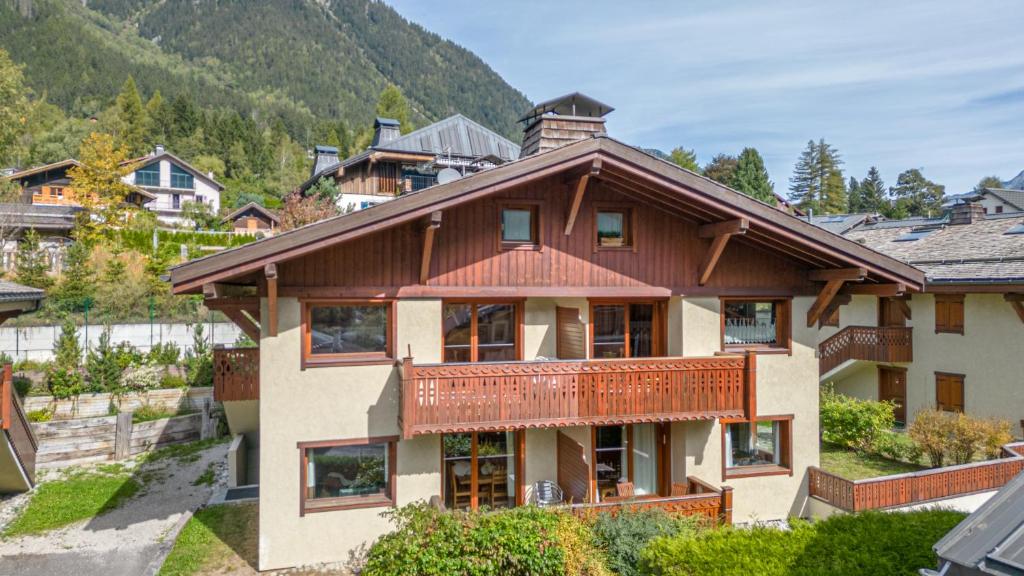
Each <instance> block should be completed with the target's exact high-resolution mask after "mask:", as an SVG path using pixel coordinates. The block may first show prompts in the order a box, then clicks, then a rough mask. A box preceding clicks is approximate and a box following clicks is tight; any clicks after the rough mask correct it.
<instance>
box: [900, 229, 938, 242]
mask: <svg viewBox="0 0 1024 576" xmlns="http://www.w3.org/2000/svg"><path fill="white" fill-rule="evenodd" d="M936 230H938V228H913V229H911V230H910V232H907V233H906V234H904V235H902V236H900V237H899V238H896V239H895V240H893V242H915V241H917V240H920V239H921V238H924V237H925V236H928V235H929V234H931V233H932V232H935V231H936Z"/></svg>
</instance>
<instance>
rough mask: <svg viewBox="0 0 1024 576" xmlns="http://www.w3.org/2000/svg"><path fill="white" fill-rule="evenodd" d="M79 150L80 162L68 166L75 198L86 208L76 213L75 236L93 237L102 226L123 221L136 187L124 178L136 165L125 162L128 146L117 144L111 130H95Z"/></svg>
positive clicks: (91, 238) (83, 238) (84, 238)
mask: <svg viewBox="0 0 1024 576" xmlns="http://www.w3.org/2000/svg"><path fill="white" fill-rule="evenodd" d="M79 153H80V158H81V166H73V167H72V168H71V169H70V170H68V176H70V178H71V188H72V190H73V193H74V195H75V200H76V201H77V202H78V203H79V204H80V205H81V206H82V208H83V210H82V211H81V212H79V213H78V215H77V216H76V218H77V224H78V226H77V227H76V236H77V237H78V239H79V240H84V241H93V240H94V239H95V237H96V235H97V234H98V233H99V232H100V230H102V229H104V228H106V227H109V226H114V225H119V224H122V223H123V221H124V218H123V216H124V214H123V212H124V209H125V206H124V204H125V202H126V201H127V198H128V194H129V193H131V192H132V190H133V187H132V186H131V185H130V184H127V183H125V182H124V180H123V178H124V177H125V176H127V175H128V174H130V173H131V172H132V171H133V170H134V169H135V167H134V166H132V165H131V164H127V163H126V161H127V160H128V149H127V148H125V147H124V146H117V145H115V144H114V138H113V137H112V136H110V135H109V134H101V133H98V132H94V133H92V135H90V136H89V138H87V139H86V140H85V142H83V143H82V147H81V150H80V152H79Z"/></svg>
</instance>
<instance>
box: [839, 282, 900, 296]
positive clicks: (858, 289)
mask: <svg viewBox="0 0 1024 576" xmlns="http://www.w3.org/2000/svg"><path fill="white" fill-rule="evenodd" d="M906 291H907V285H906V284H900V283H896V284H854V285H852V286H847V287H845V288H843V293H844V294H853V295H866V296H883V297H884V296H890V297H891V296H901V295H903V294H904V293H905V292H906Z"/></svg>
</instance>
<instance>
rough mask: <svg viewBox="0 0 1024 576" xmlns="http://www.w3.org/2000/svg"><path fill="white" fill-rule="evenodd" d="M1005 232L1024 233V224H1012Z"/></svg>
mask: <svg viewBox="0 0 1024 576" xmlns="http://www.w3.org/2000/svg"><path fill="white" fill-rule="evenodd" d="M1004 234H1024V224H1017V225H1015V226H1011V227H1010V228H1009V229H1008V230H1007V231H1006V232H1004Z"/></svg>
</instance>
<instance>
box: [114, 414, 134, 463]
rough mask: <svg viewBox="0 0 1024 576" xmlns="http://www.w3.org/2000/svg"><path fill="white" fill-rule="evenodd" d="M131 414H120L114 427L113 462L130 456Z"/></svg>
mask: <svg viewBox="0 0 1024 576" xmlns="http://www.w3.org/2000/svg"><path fill="white" fill-rule="evenodd" d="M131 443H132V412H131V411H128V412H120V413H118V415H117V420H116V424H115V425H114V460H124V459H125V458H127V457H128V456H129V455H130V454H131Z"/></svg>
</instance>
